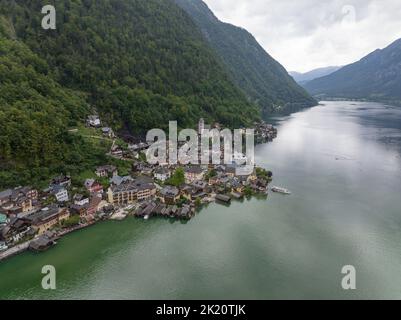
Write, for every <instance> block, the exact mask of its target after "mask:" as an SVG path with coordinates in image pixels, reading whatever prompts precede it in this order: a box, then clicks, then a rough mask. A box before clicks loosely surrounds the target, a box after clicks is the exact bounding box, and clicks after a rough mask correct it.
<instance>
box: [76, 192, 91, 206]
mask: <svg viewBox="0 0 401 320" xmlns="http://www.w3.org/2000/svg"><path fill="white" fill-rule="evenodd" d="M73 200H74V204H75V205H77V206H84V205H85V204H88V203H89V198H88V197H85V196H83V195H82V194H78V193H77V194H76V195H74V198H73Z"/></svg>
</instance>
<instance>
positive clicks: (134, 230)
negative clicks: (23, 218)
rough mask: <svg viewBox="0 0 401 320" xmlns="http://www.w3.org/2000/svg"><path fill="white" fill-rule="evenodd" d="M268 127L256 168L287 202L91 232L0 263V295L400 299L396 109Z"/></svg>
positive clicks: (330, 110)
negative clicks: (351, 284) (47, 277)
mask: <svg viewBox="0 0 401 320" xmlns="http://www.w3.org/2000/svg"><path fill="white" fill-rule="evenodd" d="M273 121H274V122H275V124H276V125H277V126H278V128H279V136H278V138H277V139H276V140H275V141H274V142H273V143H270V144H267V145H261V146H258V147H257V162H258V164H260V165H262V166H264V167H266V168H267V169H271V170H272V171H273V172H274V176H275V180H274V184H275V185H280V186H284V187H286V188H289V189H290V190H291V191H292V192H293V195H291V196H282V195H279V194H271V195H269V197H268V198H265V199H252V200H250V201H244V202H243V203H240V202H234V203H233V204H232V205H231V206H230V207H225V206H221V205H217V204H213V205H210V206H209V207H208V208H206V209H204V210H203V211H202V212H201V213H200V214H198V215H197V216H196V217H195V218H194V219H193V220H191V221H190V222H188V223H186V224H183V223H180V222H174V223H173V222H169V221H167V220H157V219H156V220H150V221H142V220H136V219H134V218H131V219H127V220H126V221H123V222H106V223H102V224H99V225H97V226H94V227H92V228H89V229H87V230H84V231H81V232H78V233H75V234H71V235H69V236H68V237H66V238H63V239H62V240H61V241H59V244H58V245H57V246H56V247H55V248H53V249H51V250H50V251H47V252H45V253H43V254H33V253H26V254H23V255H20V256H17V257H15V258H12V259H10V260H7V261H5V262H3V263H1V264H0V298H2V299H15V298H17V299H45V298H61V299H223V298H224V299H302V298H305V299H342V298H345V299H360V298H362V299H370V298H383V299H384V298H389V299H396V298H398V299H400V298H401V183H400V181H401V109H400V108H398V109H397V108H394V107H388V106H384V105H380V104H373V103H351V102H326V103H325V105H324V106H318V107H315V108H312V109H309V110H307V111H304V112H300V113H297V114H294V115H292V116H289V117H284V118H275V119H273ZM47 264H50V265H54V266H55V267H56V269H57V290H55V291H52V292H48V291H44V290H42V289H41V285H40V283H41V277H42V275H41V268H42V266H43V265H47ZM344 265H353V266H355V268H356V270H357V290H355V291H344V290H342V289H341V279H342V275H341V269H342V267H343V266H344Z"/></svg>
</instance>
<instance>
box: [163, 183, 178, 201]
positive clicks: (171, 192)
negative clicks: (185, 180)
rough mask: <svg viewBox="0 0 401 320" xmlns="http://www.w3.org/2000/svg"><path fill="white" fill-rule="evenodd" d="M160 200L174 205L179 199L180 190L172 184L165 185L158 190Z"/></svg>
mask: <svg viewBox="0 0 401 320" xmlns="http://www.w3.org/2000/svg"><path fill="white" fill-rule="evenodd" d="M159 198H160V200H161V201H162V202H163V203H165V204H168V205H174V204H175V203H176V202H177V201H178V200H179V199H180V190H179V189H178V188H176V187H173V186H166V187H164V188H163V189H162V190H160V194H159Z"/></svg>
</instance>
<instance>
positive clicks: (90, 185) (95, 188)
mask: <svg viewBox="0 0 401 320" xmlns="http://www.w3.org/2000/svg"><path fill="white" fill-rule="evenodd" d="M84 185H85V188H86V190H88V192H90V193H102V192H103V186H102V185H101V184H100V183H99V182H97V181H96V180H95V179H86V180H85V183H84Z"/></svg>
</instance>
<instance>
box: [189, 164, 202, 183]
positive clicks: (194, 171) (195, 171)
mask: <svg viewBox="0 0 401 320" xmlns="http://www.w3.org/2000/svg"><path fill="white" fill-rule="evenodd" d="M204 174H205V172H204V171H203V170H202V168H201V167H199V166H190V167H186V168H185V182H186V183H192V182H195V181H198V180H202V179H203V176H204Z"/></svg>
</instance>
